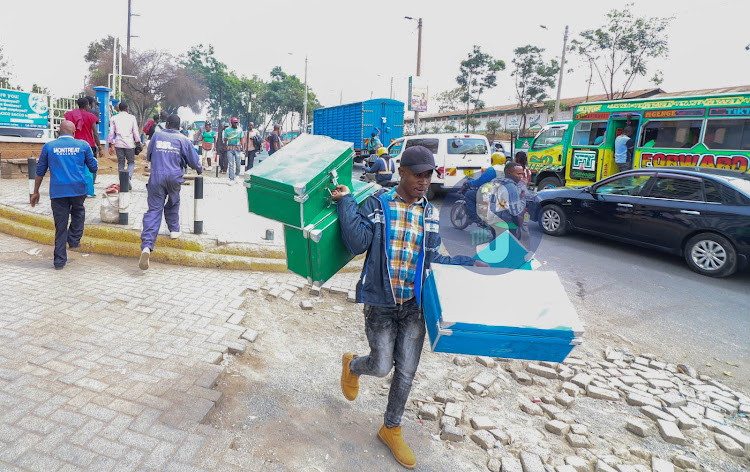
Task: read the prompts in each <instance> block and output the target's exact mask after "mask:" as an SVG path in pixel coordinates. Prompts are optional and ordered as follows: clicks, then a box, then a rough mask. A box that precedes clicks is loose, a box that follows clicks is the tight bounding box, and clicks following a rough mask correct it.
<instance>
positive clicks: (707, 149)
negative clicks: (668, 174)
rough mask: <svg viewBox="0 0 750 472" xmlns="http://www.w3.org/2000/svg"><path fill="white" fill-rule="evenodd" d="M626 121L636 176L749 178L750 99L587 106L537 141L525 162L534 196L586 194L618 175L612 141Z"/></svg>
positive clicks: (655, 99) (745, 95)
mask: <svg viewBox="0 0 750 472" xmlns="http://www.w3.org/2000/svg"><path fill="white" fill-rule="evenodd" d="M628 117H630V120H631V121H630V126H632V127H633V128H634V129H635V134H634V136H633V138H634V140H635V152H634V156H633V167H634V168H639V167H652V166H657V167H661V166H690V167H696V166H700V167H715V168H721V169H733V170H737V171H741V172H748V171H749V170H750V93H733V94H721V95H702V96H693V97H689V96H687V97H664V98H658V97H653V98H644V99H637V100H618V101H610V102H592V103H585V104H581V105H578V106H577V107H576V109H575V113H574V115H573V120H572V121H555V122H550V123H548V124H547V125H546V126H545V127H544V128H543V129H542V130H541V131H540V132H539V133H538V134H537V135H536V137H534V140H533V141H532V142H531V144H530V145H529V150H528V157H529V159H528V162H529V168H530V169H531V171H532V173H533V176H534V177H533V179H534V183H535V185H536V186H537V188H538V189H540V190H541V189H544V188H554V187H560V186H564V185H567V186H585V185H589V184H591V183H592V182H596V181H598V180H601V179H603V178H605V177H609V176H610V175H613V174H616V173H617V172H618V171H619V169H618V167H617V165H616V164H615V153H614V148H615V139H616V138H617V136H619V135H620V134H621V133H622V131H623V129H624V128H625V126H626V123H627V122H628Z"/></svg>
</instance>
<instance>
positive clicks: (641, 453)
mask: <svg viewBox="0 0 750 472" xmlns="http://www.w3.org/2000/svg"><path fill="white" fill-rule="evenodd" d="M628 451H629V452H630V453H631V454H633V455H634V456H635V457H638V458H640V459H643V460H644V461H650V460H651V453H650V452H648V451H647V450H645V449H643V448H640V447H637V446H633V447H631V448H630V449H628Z"/></svg>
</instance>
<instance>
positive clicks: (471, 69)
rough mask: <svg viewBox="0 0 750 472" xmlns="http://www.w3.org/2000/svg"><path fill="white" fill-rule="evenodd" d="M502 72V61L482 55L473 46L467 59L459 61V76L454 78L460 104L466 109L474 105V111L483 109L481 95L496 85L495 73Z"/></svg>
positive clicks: (503, 64) (503, 68) (503, 66)
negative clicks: (458, 89)
mask: <svg viewBox="0 0 750 472" xmlns="http://www.w3.org/2000/svg"><path fill="white" fill-rule="evenodd" d="M502 70H505V62H504V61H502V60H499V59H495V58H493V57H492V56H490V55H489V54H486V53H483V52H482V50H481V48H480V47H479V46H474V49H473V51H472V52H470V53H469V56H468V58H466V59H464V60H463V61H461V66H460V68H459V71H460V74H459V75H458V77H456V82H457V83H458V85H459V86H460V88H461V91H462V94H461V102H463V103H465V104H466V106H467V108H468V107H469V104H472V105H474V108H475V109H476V108H482V107H484V102H483V101H482V100H481V96H482V93H484V91H485V90H489V89H491V88H494V87H495V86H496V85H497V73H498V72H500V71H502Z"/></svg>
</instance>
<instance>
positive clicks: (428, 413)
mask: <svg viewBox="0 0 750 472" xmlns="http://www.w3.org/2000/svg"><path fill="white" fill-rule="evenodd" d="M438 416H440V411H438V408H437V407H436V406H435V405H432V404H429V403H425V404H424V405H422V408H420V409H419V417H420V418H422V419H423V420H431V421H437V419H438Z"/></svg>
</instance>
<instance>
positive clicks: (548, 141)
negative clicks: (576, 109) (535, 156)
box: [531, 128, 566, 151]
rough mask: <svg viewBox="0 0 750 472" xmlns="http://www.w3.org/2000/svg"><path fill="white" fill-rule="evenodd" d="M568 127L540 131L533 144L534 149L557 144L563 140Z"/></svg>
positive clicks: (537, 149) (532, 148)
mask: <svg viewBox="0 0 750 472" xmlns="http://www.w3.org/2000/svg"><path fill="white" fill-rule="evenodd" d="M565 129H566V128H547V129H544V130H542V131H540V132H539V134H538V135H537V137H536V138H535V139H534V144H533V145H532V146H531V150H532V151H539V150H542V149H547V148H548V147H552V146H557V145H558V144H560V143H561V142H562V140H563V136H564V135H565Z"/></svg>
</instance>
